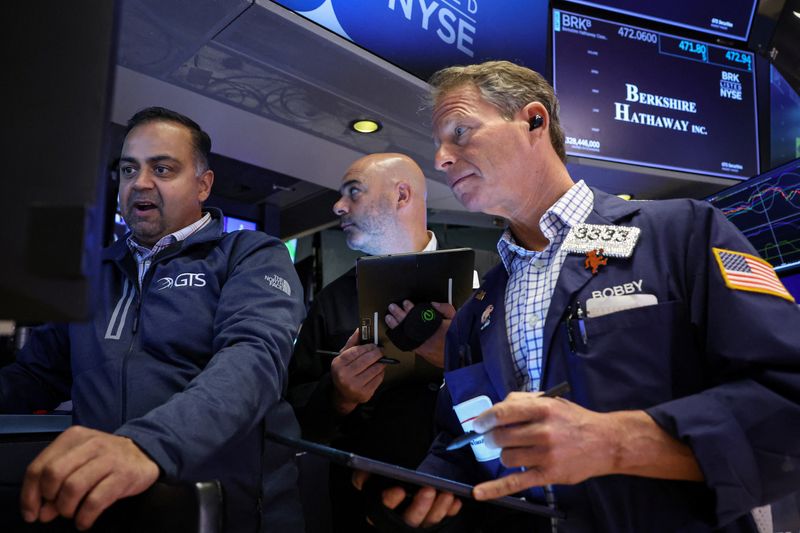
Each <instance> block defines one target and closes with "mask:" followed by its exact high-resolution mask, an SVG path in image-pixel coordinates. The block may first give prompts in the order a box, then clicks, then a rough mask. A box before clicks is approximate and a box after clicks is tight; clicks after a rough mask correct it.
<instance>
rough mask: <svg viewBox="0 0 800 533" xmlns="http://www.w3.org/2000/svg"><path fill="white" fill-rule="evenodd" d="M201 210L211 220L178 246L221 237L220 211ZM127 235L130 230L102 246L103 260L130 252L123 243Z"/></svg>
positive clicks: (117, 258)
mask: <svg viewBox="0 0 800 533" xmlns="http://www.w3.org/2000/svg"><path fill="white" fill-rule="evenodd" d="M203 212H204V213H205V212H208V213H211V222H209V223H208V225H207V226H206V227H204V228H203V229H201V230H200V231H198V232H197V233H195V234H193V235H190V236H189V237H188V238H187V239H186V240H184V241H181V242H180V246H179V248H183V247H184V246H188V245H191V244H195V243H198V242H208V241H214V240H217V239H219V238H220V237H222V227H223V225H222V211H221V210H219V209H217V208H216V207H205V208H203ZM129 235H130V232H128V233H126V234H125V236H124V237H122V238H121V239H119V240H118V241H116V242H114V243H112V244H111V245H110V246H108V247H107V248H104V249H103V252H102V259H103V261H116V262H119V261H122V259H123V258H124V257H125V256H126V255H127V254H129V253H130V248H128V245H127V244H126V243H125V241H126V239H127V238H128V236H129ZM173 249H174V248H173V247H172V246H170V247H168V248H167V249H166V250H173ZM166 250H165V251H166Z"/></svg>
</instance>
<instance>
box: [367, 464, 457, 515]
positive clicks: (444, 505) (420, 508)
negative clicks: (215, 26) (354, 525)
mask: <svg viewBox="0 0 800 533" xmlns="http://www.w3.org/2000/svg"><path fill="white" fill-rule="evenodd" d="M368 477H369V473H367V472H363V471H358V470H357V471H356V472H355V473H354V474H353V485H355V487H356V488H357V489H358V490H361V489H362V488H363V486H364V482H365V481H366V480H367V478H368ZM405 498H406V491H405V489H403V488H402V487H390V488H388V489H386V490H384V491H383V494H382V501H383V505H385V506H386V507H388V508H389V509H395V508H396V507H397V506H398V505H400V504H401V503H402V502H403V500H405ZM459 511H461V500H459V499H458V498H456V497H455V496H453V495H452V494H450V493H449V492H437V491H436V489H434V488H432V487H422V488H420V489H419V490H418V491H417V493H416V494H415V495H414V498H413V499H412V500H411V503H410V504H409V505H408V507H406V509H405V511H404V512H403V521H404V522H405V523H406V525H408V526H409V527H413V528H417V527H430V526H434V525H436V524H438V523H439V522H441V521H442V520H444V519H445V518H446V517H448V516H455V515H457V514H458V513H459Z"/></svg>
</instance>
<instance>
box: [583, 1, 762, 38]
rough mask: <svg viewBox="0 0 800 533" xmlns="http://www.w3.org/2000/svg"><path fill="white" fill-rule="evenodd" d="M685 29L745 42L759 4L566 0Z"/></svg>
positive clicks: (753, 2) (738, 2) (748, 2)
mask: <svg viewBox="0 0 800 533" xmlns="http://www.w3.org/2000/svg"><path fill="white" fill-rule="evenodd" d="M569 1H570V2H573V3H577V4H584V5H587V6H591V7H596V8H600V9H605V10H608V11H614V12H617V13H624V14H626V15H630V16H632V17H639V18H643V19H647V20H652V21H655V22H663V23H665V24H669V25H671V26H677V27H679V28H685V29H688V30H695V31H701V32H704V33H710V34H713V35H719V36H720V37H726V38H729V39H737V40H740V41H743V40H746V39H747V35H748V33H749V31H750V24H751V23H752V21H753V14H754V13H755V10H756V5H757V4H758V2H756V1H754V0H703V1H702V2H698V1H697V0H648V1H646V2H642V1H641V0H569Z"/></svg>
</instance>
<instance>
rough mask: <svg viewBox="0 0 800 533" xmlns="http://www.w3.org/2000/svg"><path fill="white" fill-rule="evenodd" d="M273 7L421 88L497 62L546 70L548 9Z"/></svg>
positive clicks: (525, 5)
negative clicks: (438, 76)
mask: <svg viewBox="0 0 800 533" xmlns="http://www.w3.org/2000/svg"><path fill="white" fill-rule="evenodd" d="M274 1H275V2H276V3H277V4H280V5H282V6H284V7H287V8H289V9H291V10H293V11H295V12H296V13H299V14H300V15H302V16H304V17H306V18H308V19H310V20H312V21H314V22H316V23H317V24H319V25H320V26H323V27H324V28H327V29H329V30H331V31H333V32H334V33H337V34H339V35H341V36H342V37H344V38H346V39H349V40H350V41H352V42H354V43H356V44H357V45H359V46H361V47H362V48H364V49H366V50H368V51H369V52H372V53H373V54H376V55H378V56H380V57H382V58H383V59H385V60H387V61H390V62H392V63H394V64H395V65H397V66H399V67H400V68H402V69H405V70H407V71H408V72H410V73H412V74H414V75H415V76H417V77H419V78H422V79H424V80H427V79H428V78H429V77H430V75H431V74H433V73H434V72H435V71H437V70H439V69H440V68H443V67H447V66H451V65H467V64H472V63H480V62H483V61H488V60H493V59H506V60H509V61H513V62H515V63H517V64H520V65H525V66H527V67H529V68H532V69H534V70H537V71H539V72H544V69H545V67H546V53H545V52H544V51H545V50H546V49H547V15H548V10H547V9H548V8H547V3H546V2H531V1H530V0H503V1H499V0H274Z"/></svg>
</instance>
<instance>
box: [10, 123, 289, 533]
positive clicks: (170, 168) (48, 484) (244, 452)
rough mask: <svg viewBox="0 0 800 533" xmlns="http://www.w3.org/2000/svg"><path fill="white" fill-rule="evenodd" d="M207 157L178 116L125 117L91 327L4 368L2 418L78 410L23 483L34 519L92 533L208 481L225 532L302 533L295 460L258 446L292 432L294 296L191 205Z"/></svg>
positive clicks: (252, 237) (216, 221)
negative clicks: (107, 517) (153, 489)
mask: <svg viewBox="0 0 800 533" xmlns="http://www.w3.org/2000/svg"><path fill="white" fill-rule="evenodd" d="M210 149H211V140H210V139H209V137H208V135H207V134H206V133H205V132H203V131H202V130H201V129H200V127H199V126H198V125H197V124H196V123H195V122H193V121H192V120H190V119H188V118H187V117H184V116H183V115H180V114H178V113H175V112H172V111H169V110H166V109H163V108H148V109H145V110H143V111H140V112H139V113H137V114H136V115H134V116H133V117H132V118H131V120H130V121H129V123H128V133H127V136H126V138H125V143H124V145H123V148H122V155H121V158H120V166H119V179H120V194H119V199H120V206H121V209H122V212H123V217H124V218H125V221H126V222H127V224H128V226H129V227H130V228H131V233H130V234H129V235H128V236H127V238H125V239H122V240H120V241H118V242H116V243H115V244H114V245H112V246H111V247H110V248H108V249H106V250H105V251H104V253H103V267H102V292H101V294H99V295H98V301H97V304H96V315H95V318H94V320H93V321H92V322H89V323H83V324H69V325H65V324H48V325H45V326H43V327H41V328H38V329H36V330H34V332H33V333H32V335H31V338H30V340H29V341H28V343H27V345H26V346H25V348H24V349H23V350H22V351H21V353H20V354H19V356H18V358H17V362H16V363H14V364H13V365H11V366H9V367H6V368H3V369H2V370H0V410H2V412H16V413H24V412H31V411H32V410H34V409H50V408H53V407H55V406H56V405H58V404H59V403H60V402H62V401H63V400H65V399H68V398H70V397H71V399H72V401H73V407H74V411H73V421H74V423H75V424H76V425H75V426H74V427H72V428H70V429H68V430H67V431H65V432H64V433H63V434H62V435H60V436H59V437H58V438H57V439H56V440H55V441H54V442H53V443H52V444H51V445H50V446H49V447H48V448H46V449H45V450H44V451H43V452H42V453H41V454H40V455H39V456H38V457H37V458H36V459H34V461H33V462H32V463H31V464H30V466H29V467H28V470H27V472H26V476H25V480H24V482H23V487H22V497H21V505H22V514H23V517H24V518H25V520H27V521H29V522H33V521H35V520H40V521H43V522H47V521H50V520H52V519H54V518H55V517H56V516H58V515H62V516H65V517H68V518H73V517H74V519H75V523H76V525H77V526H78V527H79V528H82V529H83V528H86V527H89V526H90V525H91V524H92V523H93V522H94V521H95V519H96V518H97V516H98V515H99V514H100V513H101V512H102V511H103V510H104V509H105V508H107V507H108V506H109V505H110V504H111V503H113V502H114V501H115V500H118V499H119V498H122V497H125V496H130V495H133V494H137V493H139V492H142V491H143V490H145V489H146V488H147V487H149V486H150V485H152V484H153V483H154V482H155V481H156V480H157V479H158V478H159V477H160V476H163V477H165V478H167V479H173V480H181V481H200V480H211V479H219V480H220V481H221V482H222V485H223V488H224V491H225V502H224V503H225V523H226V528H225V529H226V531H257V530H259V524H261V528H263V529H264V530H266V528H267V527H269V529H270V530H271V531H272V530H274V531H302V530H303V523H302V514H301V511H300V506H299V500H298V499H297V493H296V488H295V487H296V476H297V473H296V469H295V466H294V463H293V461H292V458H293V454H292V452H291V451H290V450H288V449H286V448H283V447H278V446H274V445H272V444H270V443H268V442H265V441H264V439H263V437H262V435H263V430H264V428H276V427H277V428H280V429H281V431H289V432H292V431H297V422H296V420H295V418H294V415H293V413H292V409H291V407H290V406H289V405H288V403H286V402H285V401H283V400H281V392H282V390H283V389H284V388H285V386H286V382H287V364H288V360H289V356H290V354H291V350H292V341H293V339H294V336H295V334H296V332H297V329H298V327H299V324H300V322H301V320H302V318H303V304H302V301H303V299H302V289H301V286H300V283H299V280H298V279H297V276H296V274H295V272H294V268H293V266H292V263H291V260H290V259H289V255H288V252H287V250H286V248H285V246H283V245H282V243H281V242H280V241H279V240H277V239H274V238H271V237H267V236H266V235H264V234H262V233H258V232H247V231H240V232H233V233H228V234H223V232H222V220H221V218H222V214H221V213H220V212H219V211H218V210H215V209H206V210H203V209H202V203H203V201H204V200H205V199H206V198H208V195H209V193H210V190H211V186H212V183H213V180H214V174H213V173H212V171H211V170H209V168H208V154H209V151H210ZM298 433H299V432H298Z"/></svg>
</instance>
